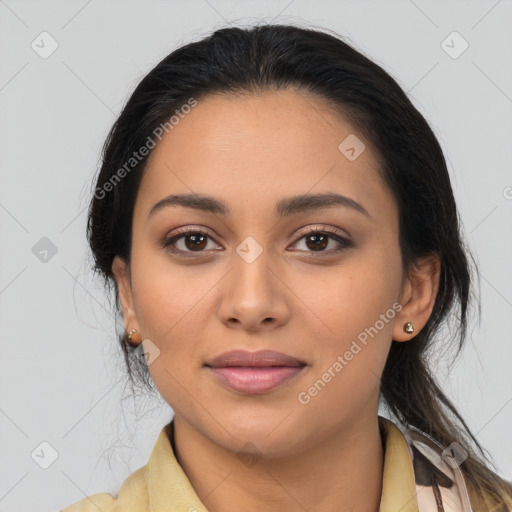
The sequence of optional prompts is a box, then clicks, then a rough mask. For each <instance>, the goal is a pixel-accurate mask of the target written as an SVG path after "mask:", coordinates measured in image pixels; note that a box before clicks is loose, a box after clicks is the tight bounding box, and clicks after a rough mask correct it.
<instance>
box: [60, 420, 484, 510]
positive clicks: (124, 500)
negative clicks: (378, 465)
mask: <svg viewBox="0 0 512 512" xmlns="http://www.w3.org/2000/svg"><path fill="white" fill-rule="evenodd" d="M379 426H380V428H381V432H382V433H383V438H384V447H385V451H384V472H383V482H382V495H381V503H380V509H379V510H380V512H430V511H433V512H437V511H438V510H440V509H439V508H438V505H436V503H435V501H434V498H433V496H434V494H433V493H431V492H430V491H431V488H430V487H427V488H426V489H428V491H429V492H423V491H424V489H423V488H422V487H420V486H418V484H417V482H416V480H415V472H414V467H413V459H412V456H411V455H412V452H411V447H410V445H408V442H407V439H406V438H405V437H404V434H403V433H402V432H401V431H400V430H399V429H398V427H397V426H396V425H395V424H394V423H393V422H391V421H390V420H388V419H386V418H383V417H382V416H379ZM168 427H169V425H166V426H165V427H164V428H162V430H161V432H160V435H159V437H158V440H157V442H156V444H155V446H154V448H153V451H152V452H151V455H150V457H149V461H148V463H147V464H146V465H145V466H143V467H141V468H140V469H138V470H137V471H135V472H134V473H132V474H131V475H130V476H129V477H128V478H127V479H126V480H125V481H124V482H123V484H122V486H121V488H120V489H119V492H118V494H117V497H115V498H114V497H113V496H111V495H110V494H107V493H98V494H94V495H92V496H89V497H86V498H84V499H82V500H81V501H79V502H77V503H75V504H73V505H70V506H68V507H66V508H65V509H63V510H61V512H121V511H122V512H208V511H207V509H206V507H205V506H204V504H203V503H202V502H201V500H200V499H199V497H198V496H197V494H196V492H195V490H194V489H193V487H192V485H191V483H190V481H189V479H188V478H187V476H186V474H185V473H184V471H183V469H182V467H181V466H180V464H179V463H178V461H177V460H176V457H175V455H174V452H173V448H172V444H171V442H170V440H169V437H168V433H167V432H169V435H172V429H169V430H168ZM445 500H446V503H445ZM450 503H451V497H450V496H449V494H448V495H447V494H443V504H444V507H445V508H444V510H445V511H446V512H452V511H455V510H457V511H459V510H461V509H460V508H457V507H455V506H453V504H452V506H450ZM441 510H442V509H441ZM465 510H471V509H470V508H469V509H465ZM465 510H464V512H465ZM484 510H485V512H488V511H489V509H488V508H486V507H482V506H481V505H480V506H479V507H478V508H475V506H474V508H473V512H483V511H484Z"/></svg>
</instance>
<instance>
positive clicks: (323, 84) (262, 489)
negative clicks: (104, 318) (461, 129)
mask: <svg viewBox="0 0 512 512" xmlns="http://www.w3.org/2000/svg"><path fill="white" fill-rule="evenodd" d="M88 227H89V231H88V236H89V242H90V246H91V249H92V252H93V254H94V257H95V262H96V270H97V271H99V273H100V274H101V275H102V276H103V277H104V278H105V280H106V283H107V284H108V283H115V292H116V298H118V299H119V302H118V304H119V305H120V307H121V310H122V315H123V320H124V324H125V328H126V334H125V336H124V337H122V339H121V340H120V341H121V346H122V348H123V351H124V353H125V356H126V362H127V367H128V370H129V375H130V378H131V379H132V381H133V382H135V380H134V376H135V375H134V374H135V371H136V372H137V374H139V376H141V377H142V380H143V381H144V382H146V383H147V384H148V386H150V385H151V383H150V381H152V382H154V384H155V386H156V388H157V389H158V391H159V392H160V393H161V395H162V396H163V398H164V399H165V400H166V401H167V403H168V404H169V406H170V407H171V408H172V410H173V411H174V418H173V420H172V421H171V422H170V423H169V424H168V425H166V426H165V427H164V428H163V429H162V431H161V432H160V436H159V437H158V440H157V443H156V445H155V447H154V449H153V451H152V453H151V456H150V459H149V462H148V464H147V465H146V466H144V467H142V468H140V469H139V470H138V471H136V472H135V473H134V474H132V475H130V476H129V477H128V478H127V479H126V481H125V482H124V483H123V485H122V487H121V488H120V490H119V493H118V494H117V496H116V497H113V496H111V495H109V494H107V493H98V494H95V495H93V496H90V497H87V498H85V499H83V500H82V501H80V502H79V503H77V504H75V505H73V506H70V507H68V508H66V509H65V511H66V512H76V511H92V510H98V509H99V510H102V511H104V512H105V511H114V510H123V511H128V510H133V511H144V510H148V511H149V510H151V511H163V510H167V511H170V510H172V511H189V512H190V511H206V510H208V511H209V512H217V511H222V512H231V511H235V510H237V511H239V510H257V509H258V508H259V509H262V510H265V511H267V512H268V511H277V510H279V511H282V510H287V511H291V510H308V511H317V510H320V509H321V510H323V511H340V510H352V511H370V510H372V511H375V510H381V511H386V512H398V511H401V512H429V511H442V510H446V511H448V510H449V511H455V510H457V511H470V510H473V511H478V512H479V511H490V510H493V511H507V510H508V511H509V510H512V508H511V507H512V485H511V484H510V483H508V482H506V481H504V480H503V479H502V478H500V477H499V476H498V475H497V474H496V473H495V472H493V471H492V470H491V469H490V467H489V463H488V461H487V460H486V459H485V454H484V452H483V450H482V448H481V447H480V445H479V444H478V441H477V440H476V439H475V437H474V435H473V434H472V433H471V431H470V430H469V428H468V427H467V425H466V423H465V422H464V420H463V418H462V417H461V416H460V414H459V413H458V411H457V410H456V408H455V407H454V405H453V404H452V403H451V402H450V401H449V400H448V398H447V397H446V396H445V394H444V393H443V392H442V390H441V389H440V388H439V386H438V385H437V383H436V381H435V379H434V377H433V376H432V374H431V370H430V369H429V366H428V363H427V361H428V356H429V354H430V353H431V350H432V348H433V343H434V341H435V334H436V333H437V332H438V330H439V329H440V327H441V326H442V324H443V323H444V322H445V321H446V320H447V319H448V318H449V317H450V315H451V314H453V312H454V311H453V310H454V309H456V308H460V314H459V315H458V317H457V319H458V322H459V325H458V327H459V330H458V333H459V336H460V347H461V346H462V344H463V342H464V339H465V335H466V327H467V321H468V306H469V305H470V302H469V298H470V289H471V272H470V266H469V261H468V255H469V252H467V251H466V249H465V247H464V243H463V240H462V236H461V233H460V227H459V217H458V213H457V209H456V205H455V202H454V197H453V192H452V188H451V184H450V180H449V176H448V171H447V167H446V163H445V159H444V156H443V153H442V151H441V148H440V146H439V143H438V141H437V140H436V138H435V136H434V134H433V132H432V130H431V129H430V127H429V125H428V123H427V122H426V120H425V119H424V118H423V117H422V116H421V115H420V113H419V112H418V111H417V110H416V108H415V107H414V106H413V105H412V104H411V102H410V101H409V99H408V98H407V96H406V94H405V93H404V92H403V91H402V90H401V89H400V87H399V86H398V85H397V83H396V82H395V81H394V80H393V79H392V78H391V77H390V76H389V75H388V74H387V73H386V72H385V71H384V70H383V69H381V68H380V67H379V66H377V65H376V64H375V63H373V62H372V61H371V60H369V59H368V58H366V57H365V56H363V55H362V54H361V53H359V52H357V51H356V50H355V49H353V48H352V47H351V46H349V45H347V44H346V43H345V42H344V41H342V40H341V39H340V38H339V37H336V36H333V35H330V34H327V33H323V32H321V31H314V30H306V29H302V28H297V27H293V26H283V25H262V26H256V27H252V28H249V29H242V28H225V29H222V30H218V31H216V32H215V33H213V34H212V35H211V36H210V37H207V38H205V39H203V40H201V41H198V42H195V43H191V44H188V45H186V46H184V47H182V48H179V49H177V50H176V51H174V52H173V53H171V54H170V55H169V56H167V57H166V58H165V59H163V60H162V61H161V62H160V63H159V64H158V65H157V66H156V67H155V68H154V69H153V70H152V71H151V72H150V73H149V74H148V75H147V76H146V77H145V78H144V79H143V80H142V82H141V83H140V84H139V86H138V87H137V88H136V90H135V92H134V93H133V94H132V96H131V98H130V100H129V101H128V103H127V105H126V106H125V108H124V110H123V112H122V113H121V115H120V116H119V119H118V120H117V121H116V123H115V125H114V127H113V128H112V130H111V132H110V134H109V136H108V139H107V141H106V144H105V147H104V154H103V165H102V168H101V171H100V173H99V176H98V180H97V183H96V188H95V193H94V198H93V200H92V203H91V209H90V215H89V224H88ZM441 342H442V343H443V344H446V343H449V340H446V339H442V340H441ZM460 347H459V348H460ZM379 404H381V405H383V406H385V407H386V408H387V410H388V411H389V413H390V414H389V415H390V416H391V417H393V418H394V421H391V419H387V418H384V417H383V416H379V414H378V409H379Z"/></svg>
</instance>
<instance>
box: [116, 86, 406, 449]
mask: <svg viewBox="0 0 512 512" xmlns="http://www.w3.org/2000/svg"><path fill="white" fill-rule="evenodd" d="M347 137H349V139H347ZM355 137H357V139H356V138H355ZM344 141H345V142H344ZM361 143H363V144H364V145H365V147H363V146H362V145H361ZM340 144H341V149H340ZM351 148H352V149H351ZM182 194H183V195H190V194H194V195H200V196H201V197H203V198H204V197H206V196H207V197H208V198H210V200H211V201H215V202H218V203H221V204H222V205H223V208H224V209H225V210H226V212H227V213H226V212H224V213H221V212H220V209H218V210H217V211H216V212H212V211H207V210H206V209H202V208H201V209H200V208H193V207H190V206H189V207H184V206H182V205H179V204H176V203H175V204H170V202H169V204H163V205H162V204H161V207H158V208H156V209H155V210H154V211H153V212H152V208H153V206H154V205H155V204H157V203H158V202H159V201H161V200H162V199H164V198H166V197H168V196H170V195H173V196H177V195H182ZM323 194H338V195H340V196H345V197H346V198H349V200H346V202H345V203H344V204H342V202H338V203H336V202H334V201H331V202H330V203H327V204H325V205H324V206H321V205H320V204H319V203H320V201H318V199H319V197H317V196H321V195H323ZM307 196H315V197H313V198H312V199H311V200H310V201H307V199H304V197H306V198H307ZM296 197H298V198H300V199H298V200H296V201H291V199H292V198H296ZM351 203H353V204H355V203H358V204H359V205H360V206H356V207H354V206H353V205H351ZM196 204H199V202H198V201H196ZM185 229H187V230H188V229H189V230H190V231H191V232H192V233H191V234H189V236H186V233H185V236H183V230H185ZM313 230H317V231H320V233H316V234H315V233H311V231H313ZM197 231H203V232H205V233H206V234H207V236H206V237H205V238H202V237H201V235H200V234H199V235H197ZM178 232H179V234H180V235H182V236H181V238H178V239H176V240H175V241H174V242H173V243H171V244H170V245H168V246H167V247H166V246H165V241H166V240H169V239H170V238H171V237H173V236H174V235H176V234H178ZM194 233H195V236H194ZM398 233H399V232H398V209H397V206H396V204H395V201H394V198H393V197H392V194H391V192H390V190H389V189H388V188H387V187H386V186H385V185H384V183H383V181H382V180H381V178H380V177H379V175H378V173H377V160H376V155H375V153H374V152H373V150H372V148H371V147H370V145H369V142H367V141H366V140H363V139H362V138H361V136H360V135H358V134H357V135H356V134H355V133H354V130H353V129H352V127H351V126H350V125H349V124H347V123H346V122H344V121H343V120H342V119H340V117H339V116H338V115H335V114H334V113H331V112H330V111H329V109H328V107H327V105H326V104H324V103H323V101H322V100H321V99H319V98H317V97H315V96H312V95H309V94H308V95H305V93H298V92H296V91H294V90H281V91H278V92H269V93H265V94H260V95H247V96H244V97H242V96H209V97H207V98H205V99H201V100H200V101H199V102H198V104H197V106H195V107H194V108H192V109H191V111H190V113H188V114H187V115H184V116H183V117H182V118H181V119H180V120H179V123H178V124H175V125H174V127H173V128H172V130H170V131H169V133H167V134H166V135H165V136H164V137H163V138H162V140H161V142H159V143H158V145H157V146H156V148H155V149H153V151H152V153H151V155H150V157H149V160H148V164H147V167H146V170H145V174H144V176H143V179H142V182H141V185H140V189H139V192H138V196H137V200H136V205H135V210H134V217H133V242H132V260H131V266H130V268H129V269H126V268H125V267H124V264H123V262H122V260H119V259H118V258H117V259H116V261H115V263H114V271H115V274H116V280H117V282H118V286H119V288H120V294H121V301H122V305H123V315H124V318H125V322H126V324H125V325H126V327H127V328H132V327H135V328H137V329H138V331H139V332H140V333H141V335H142V338H143V339H149V340H150V342H148V341H145V342H144V348H145V350H147V351H149V352H151V351H152V350H153V351H154V347H155V346H156V347H157V348H158V350H159V354H158V356H157V357H155V358H154V360H153V362H151V363H150V365H149V370H150V373H151V376H152V378H153V380H154V382H155V385H156V386H157V388H158V390H159V391H160V393H161V394H162V396H163V397H164V399H165V400H166V401H167V402H168V404H169V405H170V406H171V408H172V409H173V410H174V411H175V413H176V415H177V416H180V417H181V418H183V419H184V420H186V421H187V423H188V424H189V425H192V426H193V427H194V428H195V429H196V430H197V431H199V432H201V433H202V434H203V435H204V436H207V437H208V438H209V439H212V440H214V441H215V442H216V443H218V444H219V445H221V446H224V447H226V448H228V449H232V450H234V451H235V450H238V449H239V448H240V447H241V445H242V444H245V443H247V442H250V443H252V444H253V445H255V446H256V447H257V450H258V451H259V452H261V453H266V454H267V455H268V456H272V455H274V456H275V455H277V454H282V453H293V452H294V451H296V450H297V451H298V450H304V449H306V448H307V447H308V446H312V445H314V444H315V443H318V442H320V441H321V440H322V439H325V438H326V437H327V436H328V435H330V434H332V433H333V432H335V431H338V430H339V429H342V428H343V427H344V426H347V425H348V424H349V423H350V422H352V425H353V424H354V423H353V422H354V421H356V418H365V419H369V418H375V415H376V413H377V409H378V398H379V378H380V376H381V373H382V370H383V367H384V363H385V360H386V357H387V354H388V351H389V348H390V344H391V340H392V338H394V339H396V340H400V341H402V340H405V339H407V337H408V338H410V335H409V336H408V335H404V333H403V331H402V326H403V323H404V321H407V320H410V318H408V317H404V316H403V315H404V311H402V313H398V311H399V310H400V307H401V306H400V304H401V303H402V300H403V299H404V295H403V294H404V293H407V292H408V291H409V287H408V286H404V287H403V288H402V284H403V283H402V278H403V275H402V267H401V265H402V261H401V254H400V250H399V242H398ZM337 236H339V237H340V239H339V240H337V239H336V237H337ZM123 272H124V273H123ZM130 273H131V281H130V279H129V277H128V275H129V274H130ZM407 282H408V281H407ZM404 283H405V280H404ZM232 350H245V351H249V352H256V351H260V350H273V351H278V352H281V353H284V354H286V355H289V356H291V357H293V358H296V359H298V360H300V361H302V362H303V363H305V366H301V367H300V368H299V369H297V368H295V369H290V368H288V369H286V368H285V369H283V368H281V369H275V368H274V370H268V369H267V370H261V369H260V370H257V369H247V368H245V369H240V368H239V370H231V374H232V375H234V377H233V379H235V380H236V379H237V378H239V379H242V380H243V379H249V380H251V379H252V378H254V379H256V380H257V379H258V377H257V375H258V374H257V372H261V373H260V374H259V375H260V376H261V375H264V372H267V373H266V374H265V375H267V376H269V375H270V377H268V378H275V376H276V375H278V372H281V373H280V374H279V375H281V376H283V375H288V376H290V375H291V377H290V378H288V379H286V380H284V381H282V382H281V383H280V384H278V385H277V386H275V387H273V388H272V389H265V388H259V392H255V391H254V390H253V391H252V392H251V391H248V390H244V389H242V390H241V389H240V388H238V389H235V388H233V387H231V386H230V385H228V384H226V383H225V382H224V381H223V380H222V379H221V378H220V377H219V375H218V374H217V373H216V372H215V371H213V370H212V368H210V367H208V366H206V364H207V363H208V362H211V360H212V359H213V358H215V357H217V356H219V355H221V354H223V353H225V352H228V351H232ZM154 353H155V354H156V353H157V352H156V351H154ZM221 372H222V371H219V373H221ZM225 372H227V373H228V374H229V372H230V370H225ZM243 372H246V373H245V374H244V373H243ZM251 372H252V373H251ZM244 375H245V377H244ZM272 375H274V377H272ZM237 376H238V377H237ZM262 378H264V377H262ZM258 382H259V381H258Z"/></svg>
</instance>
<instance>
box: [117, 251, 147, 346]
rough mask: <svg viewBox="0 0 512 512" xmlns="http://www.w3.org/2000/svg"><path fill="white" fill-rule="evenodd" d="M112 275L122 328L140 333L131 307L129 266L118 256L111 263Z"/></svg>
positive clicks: (133, 342) (133, 309)
mask: <svg viewBox="0 0 512 512" xmlns="http://www.w3.org/2000/svg"><path fill="white" fill-rule="evenodd" d="M112 273H113V274H114V279H115V282H116V286H117V293H118V295H119V301H120V303H121V308H122V313H123V321H124V328H125V330H126V331H129V330H130V329H136V330H137V332H138V333H140V327H139V322H138V320H137V315H136V313H135V308H134V305H133V295H132V282H131V277H130V266H129V264H128V263H127V262H126V261H125V260H124V259H123V258H121V257H120V256H115V258H114V261H113V262H112ZM137 338H139V336H134V339H133V340H132V341H131V343H132V344H135V343H136V341H135V340H136V339H137Z"/></svg>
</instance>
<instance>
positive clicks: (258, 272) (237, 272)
mask: <svg viewBox="0 0 512 512" xmlns="http://www.w3.org/2000/svg"><path fill="white" fill-rule="evenodd" d="M241 254H242V255H241V256H240V254H239V253H238V252H237V253H236V254H235V255H234V258H233V268H232V269H231V271H230V272H229V274H228V275H227V276H226V278H225V279H223V280H222V282H221V283H220V287H221V299H220V302H221V303H220V307H219V310H218V315H219V318H220V320H221V321H222V322H223V323H224V324H225V325H226V326H227V327H229V328H239V329H243V330H246V331H252V332H256V331H260V330H270V329H274V328H276V327H279V326H282V325H284V324H285V323H287V322H288V320H289V318H290V316H291V302H290V295H291V291H290V289H289V287H288V286H287V285H286V283H285V282H284V279H283V277H282V274H283V272H279V268H278V267H279V265H278V263H276V262H272V261H271V258H270V257H269V256H270V253H269V251H267V250H263V251H262V252H261V253H260V254H259V255H258V256H257V257H256V258H255V259H252V258H245V256H244V253H243V251H242V252H241ZM279 274H281V276H280V275H279Z"/></svg>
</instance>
